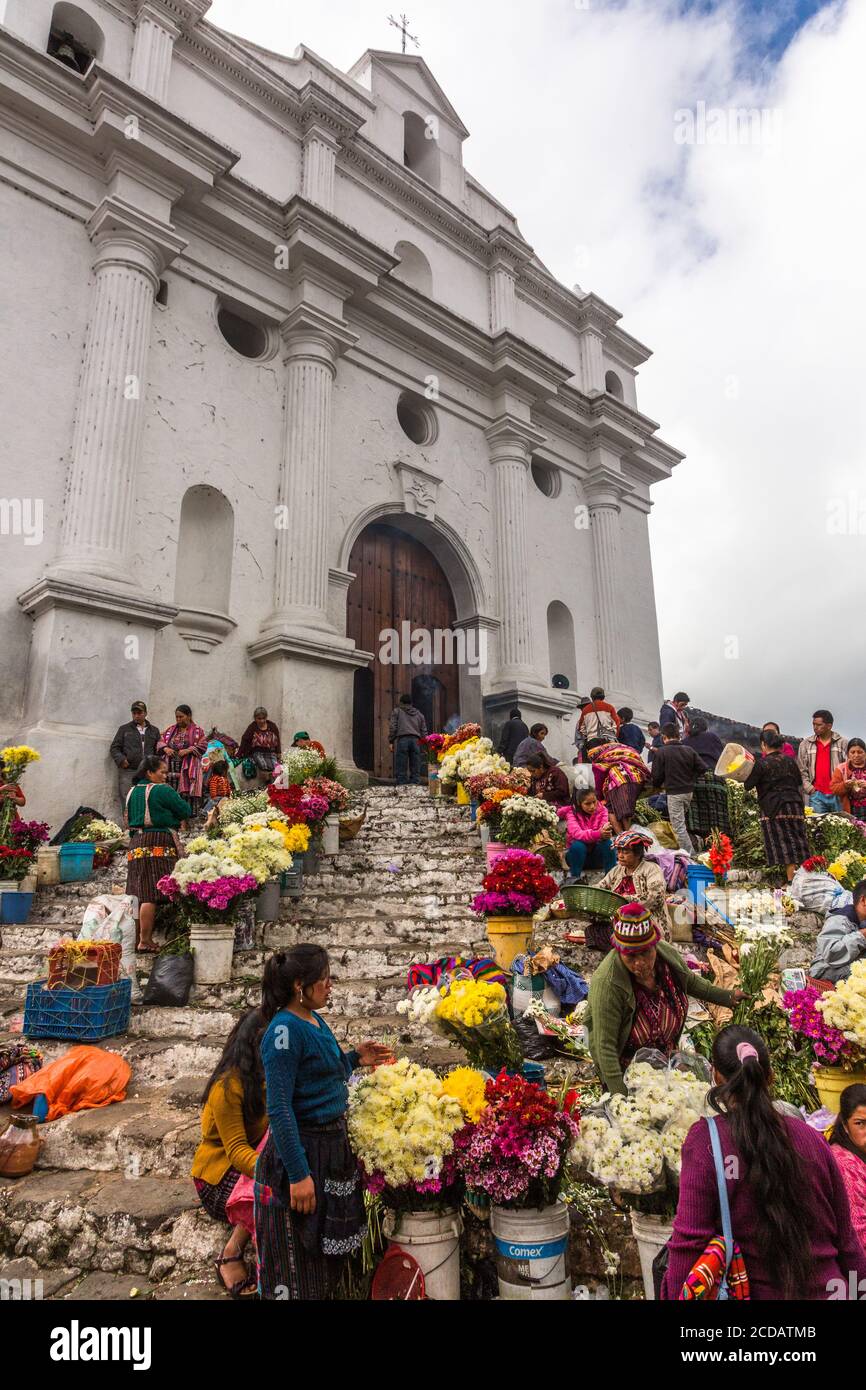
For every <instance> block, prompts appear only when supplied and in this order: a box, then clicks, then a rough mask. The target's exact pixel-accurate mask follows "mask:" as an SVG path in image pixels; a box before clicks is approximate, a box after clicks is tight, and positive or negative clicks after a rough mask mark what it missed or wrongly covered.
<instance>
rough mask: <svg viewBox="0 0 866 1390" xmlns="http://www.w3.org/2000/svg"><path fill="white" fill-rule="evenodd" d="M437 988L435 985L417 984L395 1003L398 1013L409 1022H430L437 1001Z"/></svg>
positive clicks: (438, 997)
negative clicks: (409, 992) (416, 986)
mask: <svg viewBox="0 0 866 1390" xmlns="http://www.w3.org/2000/svg"><path fill="white" fill-rule="evenodd" d="M439 999H440V995H439V990H438V988H437V987H436V986H435V985H419V986H418V988H417V989H413V990H412V993H411V994H409V995H408V996H407V997H406V998H405V999H401V1000H400V1002H399V1003H398V1005H397V1012H398V1014H403V1016H404V1017H405V1018H407V1019H408V1020H409V1022H410V1023H430V1022H432V1020H433V1016H434V1014H435V1013H436V1006H437V1004H438V1003H439Z"/></svg>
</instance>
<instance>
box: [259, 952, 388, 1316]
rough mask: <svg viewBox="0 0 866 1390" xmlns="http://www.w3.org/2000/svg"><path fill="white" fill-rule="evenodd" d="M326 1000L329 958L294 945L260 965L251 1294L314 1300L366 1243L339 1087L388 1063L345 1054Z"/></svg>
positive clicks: (366, 1050)
mask: <svg viewBox="0 0 866 1390" xmlns="http://www.w3.org/2000/svg"><path fill="white" fill-rule="evenodd" d="M330 995H331V968H330V964H329V962H328V953H327V951H325V950H324V949H323V948H322V947H321V946H295V947H293V948H292V950H290V951H284V952H279V953H278V954H277V955H274V956H271V958H270V960H269V961H268V962H267V964H266V966H265V971H264V979H263V982H262V1013H263V1014H264V1016H265V1018H266V1019H268V1020H269V1023H268V1027H267V1030H266V1032H265V1035H264V1037H263V1039H262V1062H263V1064H264V1070H265V1084H266V1087H267V1107H268V1120H269V1123H270V1133H269V1135H268V1138H267V1141H266V1143H265V1146H264V1148H263V1149H262V1152H261V1154H260V1156H259V1161H258V1163H257V1165H256V1181H255V1220H256V1246H257V1249H258V1258H259V1294H260V1296H261V1297H262V1298H264V1299H276V1300H284V1299H308V1300H311V1299H322V1298H327V1297H328V1296H329V1295H330V1294H331V1293H332V1292H333V1290H334V1287H335V1285H336V1283H337V1280H338V1279H339V1277H340V1273H341V1271H342V1267H343V1263H344V1261H345V1258H346V1256H348V1255H350V1254H351V1253H352V1252H353V1251H355V1250H357V1249H358V1248H359V1246H360V1245H361V1242H362V1240H363V1238H364V1230H365V1228H366V1224H367V1223H366V1218H365V1215H364V1199H363V1195H362V1191H361V1185H360V1180H359V1177H358V1167H357V1163H356V1161H355V1157H354V1155H353V1153H352V1151H351V1149H350V1147H349V1136H348V1131H347V1128H346V1106H347V1103H348V1089H347V1085H346V1083H347V1081H348V1078H349V1077H350V1076H351V1074H352V1072H353V1071H354V1070H355V1068H356V1067H358V1066H374V1065H375V1064H376V1063H379V1062H384V1061H386V1060H387V1059H388V1058H389V1057H390V1055H391V1054H390V1052H389V1050H388V1048H387V1047H382V1046H381V1045H380V1044H379V1043H374V1042H367V1043H363V1044H362V1045H361V1046H360V1047H359V1048H358V1049H357V1051H353V1052H343V1051H342V1050H341V1048H340V1045H339V1043H338V1042H337V1039H336V1038H335V1037H334V1035H333V1033H332V1032H331V1030H330V1028H329V1027H328V1025H327V1023H326V1022H325V1020H324V1019H323V1018H321V1017H320V1015H319V1013H318V1010H319V1009H323V1008H325V1007H326V1006H327V1004H328V1000H329V999H330Z"/></svg>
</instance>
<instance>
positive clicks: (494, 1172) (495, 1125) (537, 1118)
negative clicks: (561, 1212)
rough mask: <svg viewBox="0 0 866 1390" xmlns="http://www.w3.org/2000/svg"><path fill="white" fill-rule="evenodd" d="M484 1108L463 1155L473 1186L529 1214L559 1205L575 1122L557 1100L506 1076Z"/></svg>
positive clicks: (488, 1092) (494, 1084) (489, 1092)
mask: <svg viewBox="0 0 866 1390" xmlns="http://www.w3.org/2000/svg"><path fill="white" fill-rule="evenodd" d="M484 1096H485V1100H486V1102H487V1104H486V1107H485V1108H484V1110H482V1112H481V1114H480V1115H479V1117H478V1120H477V1122H476V1124H475V1128H474V1129H473V1131H472V1134H471V1136H470V1138H469V1141H468V1143H467V1145H466V1149H465V1151H464V1153H463V1169H464V1172H465V1176H466V1183H467V1186H468V1187H470V1188H472V1189H473V1190H475V1191H478V1192H484V1193H486V1194H487V1196H488V1197H489V1198H490V1200H491V1202H492V1203H494V1205H495V1206H497V1207H507V1208H517V1209H521V1210H529V1209H531V1208H535V1209H539V1208H543V1207H549V1206H551V1205H552V1204H553V1203H555V1202H556V1200H557V1198H558V1196H559V1190H560V1187H561V1185H562V1181H563V1176H564V1171H565V1164H566V1159H567V1157H568V1154H569V1151H570V1149H571V1148H572V1145H573V1144H574V1142H575V1139H576V1138H577V1134H578V1127H577V1123H576V1122H575V1120H573V1119H572V1117H571V1115H569V1114H567V1113H566V1111H564V1110H563V1109H561V1108H560V1107H559V1106H558V1105H557V1103H556V1101H555V1100H554V1099H553V1097H552V1096H549V1095H548V1094H547V1092H546V1091H543V1090H542V1089H541V1087H540V1086H536V1085H535V1084H534V1083H533V1082H531V1081H527V1080H525V1078H524V1077H522V1076H508V1075H507V1074H506V1073H505V1072H500V1074H499V1075H498V1076H497V1077H496V1078H495V1079H491V1080H489V1081H488V1082H487V1085H486V1087H485V1092H484Z"/></svg>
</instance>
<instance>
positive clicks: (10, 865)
mask: <svg viewBox="0 0 866 1390" xmlns="http://www.w3.org/2000/svg"><path fill="white" fill-rule="evenodd" d="M32 862H33V851H32V850H29V849H15V848H13V846H12V845H0V878H13V879H21V878H24V877H25V875H26V874H27V872H28V870H29V868H30V865H31V864H32Z"/></svg>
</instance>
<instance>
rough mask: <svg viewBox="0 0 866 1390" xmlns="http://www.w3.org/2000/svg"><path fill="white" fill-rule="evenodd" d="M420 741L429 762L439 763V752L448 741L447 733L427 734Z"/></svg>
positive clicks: (432, 763) (432, 764) (431, 763)
mask: <svg viewBox="0 0 866 1390" xmlns="http://www.w3.org/2000/svg"><path fill="white" fill-rule="evenodd" d="M420 742H421V747H422V749H423V750H424V756H425V757H426V759H427V762H428V763H429V764H430V765H431V766H434V765H436V764H438V762H439V754H440V753H441V752H442V750H443V748H444V746H445V742H446V739H445V735H444V734H427V735H426V736H425V737H424V738H422V739H421V741H420Z"/></svg>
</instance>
